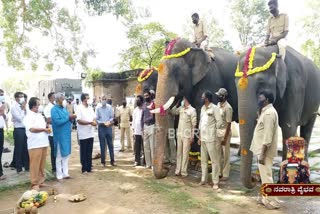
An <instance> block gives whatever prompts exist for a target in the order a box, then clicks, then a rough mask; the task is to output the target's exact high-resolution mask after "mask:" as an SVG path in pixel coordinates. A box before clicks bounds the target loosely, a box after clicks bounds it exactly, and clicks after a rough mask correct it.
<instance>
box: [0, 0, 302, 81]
mask: <svg viewBox="0 0 320 214" xmlns="http://www.w3.org/2000/svg"><path fill="white" fill-rule="evenodd" d="M57 2H58V4H59V6H61V7H67V8H69V9H70V10H71V11H75V13H77V15H79V16H80V17H81V18H82V21H83V25H84V26H85V28H84V40H83V42H84V43H86V44H87V46H88V47H90V48H93V49H94V50H95V51H96V52H97V56H96V58H94V59H91V60H90V61H89V66H91V67H98V68H101V69H102V70H104V71H106V72H117V71H118V70H117V68H116V66H115V65H116V64H117V62H119V61H120V58H119V53H120V52H121V51H123V50H125V49H126V48H128V45H129V44H128V41H127V39H126V31H127V29H126V28H125V27H124V26H123V25H122V24H121V22H120V21H119V20H117V19H116V18H115V17H114V16H112V15H103V16H89V15H88V14H86V13H85V12H84V10H82V9H81V8H80V9H76V10H75V5H74V1H71V0H68V1H57ZM133 2H134V5H135V6H138V7H144V8H148V9H149V10H150V12H151V14H152V16H151V17H150V18H149V19H148V20H143V22H148V21H157V22H160V23H161V24H162V25H164V26H165V28H166V29H167V30H169V31H172V32H175V33H177V34H178V35H181V34H182V33H183V25H184V24H185V23H186V20H188V18H190V16H191V14H192V13H194V12H198V13H199V15H200V17H201V14H202V13H206V12H208V11H212V12H214V16H215V18H216V19H217V20H218V24H219V25H220V26H223V29H224V31H225V39H228V40H230V41H231V43H232V45H233V47H234V49H239V48H240V47H241V45H240V41H239V39H238V35H237V32H236V31H235V30H234V29H233V28H232V26H231V23H230V18H229V17H230V10H229V9H228V5H227V4H228V0H197V1H191V0H187V1H182V0H161V1H159V0H133ZM301 2H304V1H298V0H279V8H280V12H285V13H287V14H288V15H289V17H290V21H289V22H290V32H289V35H288V42H289V44H290V45H291V46H293V47H294V48H296V49H298V50H299V47H300V43H301V39H299V36H297V32H298V31H299V29H297V27H298V26H299V24H298V23H299V22H298V21H299V20H300V19H301V17H302V16H303V15H305V13H304V11H305V8H304V4H303V3H301ZM266 4H267V0H266ZM191 24H192V23H191V18H190V25H191ZM1 64H2V65H1ZM1 64H0V82H1V80H3V79H4V78H6V77H8V76H10V75H13V74H14V72H6V71H8V68H5V69H3V63H1ZM4 70H5V71H4ZM9 70H10V71H14V70H13V69H9ZM54 74H55V76H54V77H61V76H66V75H67V77H69V75H68V74H67V73H66V72H64V73H63V75H61V72H60V73H54ZM78 76H79V74H78V73H77V74H74V73H72V74H71V73H70V77H74V78H77V77H78ZM44 78H48V77H47V76H46V75H45V77H44Z"/></svg>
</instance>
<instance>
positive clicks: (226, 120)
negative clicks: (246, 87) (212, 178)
mask: <svg viewBox="0 0 320 214" xmlns="http://www.w3.org/2000/svg"><path fill="white" fill-rule="evenodd" d="M216 95H217V96H218V108H219V112H220V115H221V124H220V126H219V128H218V129H217V137H218V142H219V143H221V150H222V157H221V167H220V174H221V175H222V178H221V179H220V181H226V180H227V179H228V177H229V172H230V139H231V122H232V114H233V109H232V107H231V105H230V104H229V103H228V101H227V97H228V91H227V90H226V89H225V88H220V89H219V91H218V92H216Z"/></svg>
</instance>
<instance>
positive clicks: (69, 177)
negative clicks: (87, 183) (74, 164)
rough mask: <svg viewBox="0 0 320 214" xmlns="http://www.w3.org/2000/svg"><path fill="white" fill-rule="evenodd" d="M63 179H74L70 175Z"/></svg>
mask: <svg viewBox="0 0 320 214" xmlns="http://www.w3.org/2000/svg"><path fill="white" fill-rule="evenodd" d="M63 179H72V177H71V176H70V175H68V176H66V177H64V178H63Z"/></svg>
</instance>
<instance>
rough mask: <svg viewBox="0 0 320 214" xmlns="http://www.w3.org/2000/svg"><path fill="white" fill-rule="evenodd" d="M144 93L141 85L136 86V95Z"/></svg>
mask: <svg viewBox="0 0 320 214" xmlns="http://www.w3.org/2000/svg"><path fill="white" fill-rule="evenodd" d="M141 92H142V86H141V83H139V84H138V85H137V86H136V91H135V93H136V94H137V95H138V94H141Z"/></svg>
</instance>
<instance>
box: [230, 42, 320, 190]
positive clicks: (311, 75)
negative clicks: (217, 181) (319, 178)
mask: <svg viewBox="0 0 320 214" xmlns="http://www.w3.org/2000/svg"><path fill="white" fill-rule="evenodd" d="M277 52H278V47H277V46H270V47H261V48H251V49H249V50H248V52H246V53H243V54H242V55H241V56H240V59H239V64H238V67H237V71H236V73H235V76H236V85H237V92H238V100H239V102H238V110H239V124H240V142H241V144H240V145H241V164H240V177H241V181H242V183H243V185H244V186H245V187H247V188H253V187H254V186H255V185H254V182H253V180H252V179H251V166H252V156H253V155H252V152H251V151H250V145H251V140H252V137H253V132H254V127H255V123H256V119H257V112H258V94H259V92H261V91H262V90H270V91H272V93H273V95H274V97H275V98H276V100H275V103H274V107H275V108H276V110H277V112H278V115H279V125H280V127H281V129H282V135H283V136H282V137H283V157H282V158H283V159H285V158H286V154H287V151H286V150H287V147H286V146H285V140H286V139H288V138H289V137H291V136H295V135H296V132H297V127H298V126H300V136H301V137H303V138H304V139H305V140H306V147H305V158H307V157H308V144H309V142H310V137H311V133H312V129H313V125H314V123H315V120H316V116H317V112H318V108H319V103H320V93H319V91H320V71H319V69H318V68H317V67H316V66H315V64H314V63H313V62H312V61H310V60H309V59H308V58H306V57H304V56H302V55H301V54H300V53H298V52H297V51H295V50H294V49H293V48H291V47H287V50H286V57H285V60H283V59H282V58H280V57H279V56H277V54H276V53H277Z"/></svg>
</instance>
